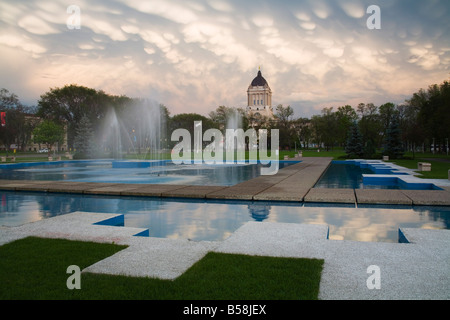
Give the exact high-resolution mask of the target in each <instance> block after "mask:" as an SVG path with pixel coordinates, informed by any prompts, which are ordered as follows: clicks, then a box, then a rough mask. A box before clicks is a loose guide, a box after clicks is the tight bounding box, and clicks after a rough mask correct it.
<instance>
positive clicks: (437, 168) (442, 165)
mask: <svg viewBox="0 0 450 320" xmlns="http://www.w3.org/2000/svg"><path fill="white" fill-rule="evenodd" d="M391 162H393V163H395V164H397V165H399V166H402V167H405V168H408V169H416V172H417V177H419V178H423V179H448V170H450V162H444V161H439V158H436V160H430V159H429V158H427V159H422V158H416V159H399V160H392V161H391ZM418 162H428V163H431V171H417V168H418V165H417V164H418Z"/></svg>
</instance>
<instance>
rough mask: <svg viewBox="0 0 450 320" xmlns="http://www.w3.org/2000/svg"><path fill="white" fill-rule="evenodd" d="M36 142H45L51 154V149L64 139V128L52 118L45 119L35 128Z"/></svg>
mask: <svg viewBox="0 0 450 320" xmlns="http://www.w3.org/2000/svg"><path fill="white" fill-rule="evenodd" d="M33 136H34V139H33V140H34V143H40V144H45V145H46V146H47V149H48V156H50V153H51V149H52V147H53V146H54V145H55V144H56V143H62V142H63V141H64V128H63V127H62V126H60V125H59V124H57V123H56V122H54V121H51V120H44V121H43V122H41V123H40V124H39V125H37V126H36V128H34V130H33Z"/></svg>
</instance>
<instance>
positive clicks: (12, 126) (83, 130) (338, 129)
mask: <svg viewBox="0 0 450 320" xmlns="http://www.w3.org/2000/svg"><path fill="white" fill-rule="evenodd" d="M145 103H148V102H145V100H143V99H137V98H130V97H127V96H125V95H120V96H117V95H111V94H107V93H105V92H104V91H102V90H95V89H92V88H87V87H84V86H79V85H66V86H64V87H62V88H51V89H50V90H49V91H48V92H46V93H44V94H43V95H41V96H40V99H39V100H38V104H37V106H33V107H29V106H25V105H23V104H22V103H21V102H20V100H19V98H18V97H17V95H15V94H14V93H10V92H9V91H8V90H7V89H1V90H0V111H1V112H2V116H3V118H2V119H4V120H6V121H4V120H2V125H1V127H0V144H3V145H4V146H5V147H6V148H9V146H10V145H11V144H17V145H18V147H19V149H24V148H25V146H26V145H27V144H29V143H30V142H31V137H32V136H34V137H35V139H36V137H39V136H40V135H39V133H42V132H45V131H43V130H42V128H40V126H44V124H43V123H46V125H47V126H48V125H49V123H50V124H51V125H53V126H56V127H57V129H58V128H59V130H60V129H61V128H63V127H65V128H66V130H67V138H68V146H69V148H75V147H76V146H78V147H79V148H80V147H81V146H82V145H83V141H81V143H80V141H77V136H78V140H80V139H81V140H83V139H96V138H98V137H99V134H100V132H99V131H100V129H101V128H102V122H104V120H105V119H106V117H107V115H108V113H109V112H110V111H111V110H114V111H115V113H116V115H117V117H119V118H121V119H123V120H124V125H125V126H126V127H127V129H125V130H129V131H130V132H131V131H132V130H134V127H133V126H135V123H136V120H138V119H136V118H139V116H138V115H137V114H136V112H132V111H133V110H135V109H136V108H137V106H138V105H140V106H142V105H143V104H145ZM159 110H160V112H159V116H160V117H161V122H162V123H164V127H163V128H160V130H163V131H164V135H163V136H164V137H165V143H164V147H171V146H172V144H173V143H171V142H170V132H172V131H173V130H175V129H177V128H185V129H188V130H189V131H192V132H193V129H194V128H193V122H194V121H202V122H203V130H207V129H209V128H217V129H220V130H225V129H226V125H227V119H229V118H230V116H231V115H232V114H238V115H239V119H240V121H241V126H242V128H244V129H246V128H249V127H253V128H254V129H260V128H263V129H278V130H279V131H280V148H282V149H289V150H292V149H294V148H296V149H310V148H324V149H326V150H332V149H333V148H336V147H339V148H344V149H345V150H346V151H347V154H348V155H349V156H352V157H356V156H360V157H365V158H371V157H374V156H376V155H377V152H379V151H380V150H381V152H383V151H385V152H390V153H391V154H392V155H394V156H400V155H401V154H402V153H403V152H404V151H412V152H415V151H417V150H420V151H433V152H442V153H443V152H446V151H447V150H446V147H447V143H448V138H449V136H450V126H449V123H450V85H449V82H448V81H444V82H443V83H441V84H439V85H438V84H434V85H431V86H429V87H428V88H427V89H420V90H419V91H418V92H416V93H414V94H413V95H412V97H411V98H410V99H407V100H406V101H405V102H404V103H402V104H398V105H397V104H394V103H391V102H387V103H385V104H383V105H380V106H376V105H374V104H373V103H367V104H366V103H360V104H358V105H357V106H356V107H352V106H350V105H344V106H339V107H337V108H336V109H334V108H333V107H328V108H324V109H322V111H321V112H320V114H317V115H314V116H312V117H310V118H306V117H298V118H296V117H295V116H294V111H293V109H292V108H291V107H290V106H283V105H278V106H277V107H276V108H275V113H274V119H269V118H264V117H261V116H259V115H254V114H247V112H246V110H245V109H242V108H231V107H226V106H219V107H217V108H216V109H215V110H213V111H211V112H210V113H209V114H208V116H203V115H200V114H197V113H182V114H176V115H173V116H172V115H171V114H170V111H169V109H168V108H167V107H166V106H164V105H162V104H160V105H159ZM42 119H44V120H47V121H43V120H42ZM143 125H144V126H145V124H143ZM39 129H41V132H39ZM52 139H53V138H52ZM135 139H136V138H135ZM43 140H45V139H43ZM43 140H42V137H41V142H43ZM35 142H36V141H35Z"/></svg>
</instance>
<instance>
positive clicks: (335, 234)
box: [0, 192, 450, 242]
mask: <svg viewBox="0 0 450 320" xmlns="http://www.w3.org/2000/svg"><path fill="white" fill-rule="evenodd" d="M0 201H1V202H0V225H2V226H17V225H21V224H24V223H28V222H32V221H37V220H41V219H45V218H49V217H53V216H57V215H62V214H66V213H70V212H75V211H85V212H102V213H120V214H125V215H126V216H125V226H130V227H140V228H148V229H149V232H150V236H153V237H163V238H184V239H192V240H197V241H199V240H224V239H226V238H227V237H228V236H229V235H231V234H232V233H233V232H234V231H235V230H237V229H238V228H239V227H240V226H242V225H243V224H244V223H245V222H247V221H262V222H263V223H264V221H269V222H284V223H309V224H326V225H328V226H329V228H330V239H335V240H342V239H344V240H356V241H384V242H397V241H398V228H399V227H403V228H435V229H449V226H450V207H425V206H423V207H420V206H414V207H411V206H379V205H365V206H363V205H359V206H358V207H355V206H354V205H335V204H333V205H324V204H311V203H307V204H293V203H276V202H275V203H274V202H249V201H204V200H182V199H160V198H143V197H119V198H117V197H108V196H93V195H92V196H91V195H89V196H87V195H75V194H71V195H68V194H46V193H22V192H21V193H15V192H0Z"/></svg>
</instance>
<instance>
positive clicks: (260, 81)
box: [251, 70, 269, 87]
mask: <svg viewBox="0 0 450 320" xmlns="http://www.w3.org/2000/svg"><path fill="white" fill-rule="evenodd" d="M265 85H269V84H268V83H267V81H266V79H264V77H263V76H262V74H261V70H259V71H258V75H257V76H256V78H255V79H253V81H252V84H251V86H252V87H264V86H265Z"/></svg>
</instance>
